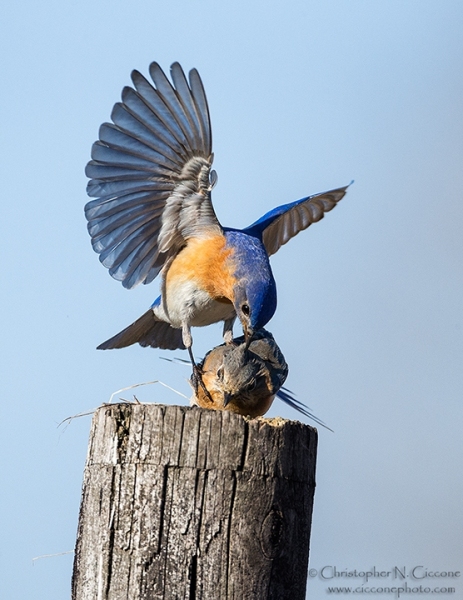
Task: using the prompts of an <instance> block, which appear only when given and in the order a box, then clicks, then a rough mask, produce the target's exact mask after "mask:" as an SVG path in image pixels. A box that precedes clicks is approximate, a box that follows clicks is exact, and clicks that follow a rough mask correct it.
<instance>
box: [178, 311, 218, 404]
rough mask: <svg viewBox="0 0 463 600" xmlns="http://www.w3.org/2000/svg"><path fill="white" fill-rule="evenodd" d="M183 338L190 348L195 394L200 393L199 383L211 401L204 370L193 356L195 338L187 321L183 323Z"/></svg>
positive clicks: (188, 348)
mask: <svg viewBox="0 0 463 600" xmlns="http://www.w3.org/2000/svg"><path fill="white" fill-rule="evenodd" d="M182 338H183V343H184V344H185V346H186V349H187V350H188V354H189V355H190V360H191V365H192V367H193V389H194V392H195V396H197V395H198V384H199V385H200V386H201V387H202V388H203V391H204V393H205V394H206V398H207V399H208V400H210V401H211V402H213V400H212V398H211V395H210V394H209V391H208V389H207V388H206V386H205V385H204V381H203V377H202V375H203V372H202V370H201V368H200V367H198V365H197V364H196V362H195V357H194V356H193V349H192V346H193V340H192V337H191V331H190V327H189V326H188V325H187V324H185V323H184V324H183V327H182Z"/></svg>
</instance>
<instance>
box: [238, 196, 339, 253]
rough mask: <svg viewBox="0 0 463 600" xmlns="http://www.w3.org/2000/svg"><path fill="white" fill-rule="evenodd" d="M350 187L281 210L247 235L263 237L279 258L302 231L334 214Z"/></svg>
mask: <svg viewBox="0 0 463 600" xmlns="http://www.w3.org/2000/svg"><path fill="white" fill-rule="evenodd" d="M348 187H349V186H345V187H342V188H337V189H335V190H330V191H329V192H324V193H322V194H315V195H314V196H308V197H307V198H302V199H301V200H296V202H292V203H290V204H283V205H282V206H278V207H277V208H274V209H273V210H271V211H270V212H268V213H267V214H265V215H264V216H263V217H261V218H260V219H259V220H258V221H256V222H255V223H253V224H252V225H250V226H249V227H247V228H246V229H245V230H244V231H245V232H246V233H249V234H250V235H255V236H257V237H259V238H260V239H261V240H262V242H263V244H264V246H265V249H266V250H267V252H268V254H269V255H271V254H275V252H276V251H277V250H279V248H281V246H283V245H284V244H286V242H288V241H289V240H290V239H291V238H293V237H294V236H295V235H297V234H298V233H299V232H300V231H303V230H304V229H307V227H309V225H311V224H312V223H316V222H317V221H320V219H322V218H323V216H324V215H325V213H327V212H329V211H330V210H332V209H333V208H334V207H335V206H336V205H337V203H338V202H339V201H340V200H342V198H344V196H345V194H346V192H347V188H348Z"/></svg>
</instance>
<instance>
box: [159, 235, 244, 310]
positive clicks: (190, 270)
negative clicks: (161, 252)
mask: <svg viewBox="0 0 463 600" xmlns="http://www.w3.org/2000/svg"><path fill="white" fill-rule="evenodd" d="M232 254H233V251H232V250H231V249H230V248H226V242H225V237H224V236H222V235H220V236H213V237H212V236H211V237H208V238H202V239H201V238H190V239H189V240H188V244H187V245H186V246H185V248H183V250H181V251H180V252H179V254H178V255H177V256H176V258H175V259H174V261H173V262H172V264H171V265H170V268H169V270H168V272H167V275H166V286H167V287H169V285H170V284H171V283H173V282H174V281H175V282H180V281H194V283H195V284H196V285H197V286H198V287H199V288H201V289H203V290H204V291H206V292H207V293H208V294H209V295H210V296H211V297H212V298H214V299H216V300H220V299H222V298H223V299H224V300H229V301H231V302H232V301H233V287H234V285H235V282H236V279H235V277H234V267H233V256H232Z"/></svg>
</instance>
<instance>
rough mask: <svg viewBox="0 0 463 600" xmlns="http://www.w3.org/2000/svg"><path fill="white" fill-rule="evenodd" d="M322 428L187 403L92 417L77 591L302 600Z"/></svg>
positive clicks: (117, 596)
mask: <svg viewBox="0 0 463 600" xmlns="http://www.w3.org/2000/svg"><path fill="white" fill-rule="evenodd" d="M316 447H317V431H316V430H315V429H313V428H312V427H309V426H308V425H303V424H301V423H299V422H297V421H285V420H283V419H263V418H259V419H254V420H246V419H245V418H243V417H242V416H240V415H236V414H233V413H230V412H220V411H208V410H204V409H200V408H190V407H183V406H164V405H146V404H117V405H111V406H102V407H101V408H99V409H98V410H97V412H96V413H95V415H94V418H93V422H92V429H91V433H90V441H89V449H88V456H87V463H86V466H85V472H84V481H83V489H82V502H81V509H80V517H79V526H78V536H77V543H76V554H75V561H74V572H73V582H72V588H73V596H72V597H73V599H74V600H90V599H91V600H125V599H129V600H140V599H146V600H148V599H149V600H154V599H158V598H159V599H161V598H165V599H171V598H172V599H176V598H178V599H184V598H189V599H191V600H192V599H211V600H212V599H214V600H215V599H222V598H223V599H224V600H228V599H236V600H243V599H258V600H262V599H266V598H268V599H284V598H288V599H291V600H298V599H300V600H303V599H304V598H305V588H306V578H307V566H308V555H309V537H310V526H311V516H312V503H313V494H314V488H315V461H316Z"/></svg>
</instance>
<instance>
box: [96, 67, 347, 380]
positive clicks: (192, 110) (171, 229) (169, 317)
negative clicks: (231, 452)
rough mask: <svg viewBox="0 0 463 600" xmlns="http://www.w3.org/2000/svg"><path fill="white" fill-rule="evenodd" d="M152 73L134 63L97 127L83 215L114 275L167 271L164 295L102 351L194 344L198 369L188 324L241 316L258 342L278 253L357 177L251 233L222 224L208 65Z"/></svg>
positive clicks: (227, 328) (269, 307) (271, 304)
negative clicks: (204, 73)
mask: <svg viewBox="0 0 463 600" xmlns="http://www.w3.org/2000/svg"><path fill="white" fill-rule="evenodd" d="M149 71H150V75H151V78H152V83H151V82H149V81H148V80H147V79H145V77H144V76H143V75H141V74H140V73H139V72H138V71H133V72H132V81H133V88H132V87H125V88H124V89H123V91H122V102H118V103H117V104H115V106H114V108H113V111H112V113H111V119H112V121H113V122H112V123H104V124H103V125H102V126H101V128H100V131H99V140H98V141H97V142H95V144H94V145H93V148H92V160H91V161H90V162H89V163H88V165H87V168H86V174H87V176H88V177H89V178H91V180H90V181H89V183H88V187H87V192H88V194H89V196H91V197H93V198H96V199H95V200H92V201H90V202H89V203H88V204H87V205H86V207H85V215H86V218H87V220H88V231H89V233H90V236H91V239H92V245H93V248H94V250H95V251H96V252H97V253H98V254H99V255H100V261H101V262H102V264H103V265H104V266H105V267H107V268H108V269H109V273H110V275H111V276H112V277H114V278H115V279H117V280H119V281H121V282H122V285H123V286H124V287H126V288H133V287H134V286H136V285H138V284H140V283H144V284H147V283H150V282H151V281H153V279H154V278H155V277H156V276H157V275H158V274H159V273H161V275H162V282H161V295H160V296H159V297H158V298H157V299H156V300H155V301H154V303H153V305H152V306H151V307H150V309H149V310H148V311H147V312H145V313H144V314H143V315H142V316H141V317H140V318H139V319H137V320H136V321H135V322H134V323H133V324H132V325H129V326H128V327H127V328H126V329H124V330H123V331H121V332H120V333H118V334H117V335H115V336H114V337H112V338H111V339H109V340H107V341H106V342H104V343H102V344H101V345H100V346H98V348H99V349H103V350H106V349H109V348H123V347H125V346H129V345H131V344H134V343H136V342H138V343H139V344H140V345H141V346H152V347H154V348H166V349H171V350H173V349H176V348H185V347H186V348H187V349H188V351H189V355H190V359H191V361H192V363H193V372H194V374H196V375H197V376H198V375H199V373H198V370H197V368H196V365H195V361H194V358H193V353H192V349H191V346H192V337H191V327H201V326H205V325H210V324H211V323H216V322H218V321H224V339H225V341H226V342H231V340H232V338H233V323H234V321H235V319H236V317H238V319H239V320H240V323H241V325H242V328H243V332H244V335H245V338H246V344H250V343H251V341H252V339H253V335H254V332H255V331H257V330H258V329H260V328H262V327H263V326H264V325H265V324H266V323H267V322H268V321H269V320H270V319H271V317H272V316H273V314H274V312H275V309H276V303H277V296H276V286H275V280H274V278H273V274H272V270H271V268H270V263H269V256H270V255H271V254H274V253H275V252H276V251H277V250H278V249H279V248H280V246H282V245H283V244H285V243H286V242H287V241H288V240H289V239H291V238H292V237H293V236H295V235H296V234H297V233H298V232H299V231H301V230H303V229H306V228H307V227H308V226H309V225H311V224H312V223H314V222H316V221H319V220H320V219H321V218H322V217H323V215H324V213H325V212H327V211H330V210H331V209H332V208H334V207H335V206H336V203H337V202H339V200H341V198H343V196H344V195H345V193H346V189H347V187H348V186H346V187H342V188H339V189H335V190H332V191H329V192H325V193H322V194H316V195H314V196H308V197H306V198H302V199H301V200H297V201H295V202H292V203H290V204H285V205H283V206H279V207H278V208H275V209H273V210H271V211H270V212H268V213H267V214H265V215H264V216H263V217H262V218H260V219H259V220H258V221H256V222H255V223H253V224H252V225H250V226H249V227H247V228H245V229H242V230H239V229H232V228H227V227H223V226H222V225H221V224H220V223H219V221H218V219H217V217H216V215H215V212H214V208H213V206H212V202H211V190H212V188H213V186H214V185H215V183H216V181H217V175H216V173H215V171H212V170H211V165H212V160H213V154H212V137H211V125H210V118H209V109H208V105H207V100H206V95H205V92H204V88H203V85H202V82H201V79H200V77H199V74H198V72H197V71H196V69H193V70H192V71H190V73H189V79H188V80H187V78H186V76H185V74H184V72H183V70H182V67H181V66H180V65H179V64H178V63H174V64H173V65H172V66H171V69H170V73H171V78H172V83H171V82H170V81H169V79H168V78H167V76H166V75H165V74H164V72H163V71H162V69H161V67H160V66H159V65H158V64H157V63H152V64H151V65H150V68H149Z"/></svg>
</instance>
